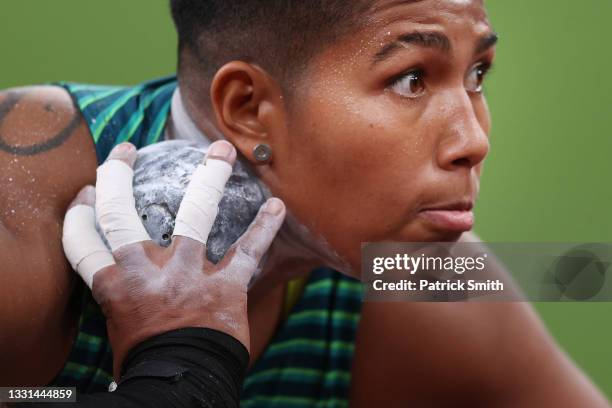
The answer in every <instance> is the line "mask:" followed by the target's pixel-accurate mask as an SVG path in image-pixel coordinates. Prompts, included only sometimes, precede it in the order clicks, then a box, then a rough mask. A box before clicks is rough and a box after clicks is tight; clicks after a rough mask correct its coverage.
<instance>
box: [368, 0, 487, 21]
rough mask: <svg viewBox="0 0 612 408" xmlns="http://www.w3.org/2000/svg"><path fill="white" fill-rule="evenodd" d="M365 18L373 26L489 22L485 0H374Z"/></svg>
mask: <svg viewBox="0 0 612 408" xmlns="http://www.w3.org/2000/svg"><path fill="white" fill-rule="evenodd" d="M365 17H366V24H367V25H368V26H371V27H372V26H374V27H376V26H378V27H380V26H385V25H390V24H393V23H395V22H400V21H405V22H413V23H424V24H427V23H429V24H436V23H437V24H444V25H450V24H452V23H455V24H462V25H464V26H465V24H470V25H482V26H488V25H489V22H488V19H487V14H486V11H485V7H484V2H483V0H374V2H373V3H372V6H371V7H370V8H369V9H368V11H367V12H366V15H365Z"/></svg>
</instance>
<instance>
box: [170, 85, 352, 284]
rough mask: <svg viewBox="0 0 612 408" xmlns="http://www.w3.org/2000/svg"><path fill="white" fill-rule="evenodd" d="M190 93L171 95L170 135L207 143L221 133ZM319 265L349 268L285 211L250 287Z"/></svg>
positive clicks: (273, 281) (293, 274) (307, 270)
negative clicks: (279, 228)
mask: <svg viewBox="0 0 612 408" xmlns="http://www.w3.org/2000/svg"><path fill="white" fill-rule="evenodd" d="M189 96H190V95H189V94H188V93H181V92H180V90H179V89H178V88H177V90H176V91H175V93H174V95H173V97H172V105H171V121H170V122H169V129H168V134H169V136H170V137H171V138H172V139H182V140H191V141H197V142H200V143H204V144H205V145H206V146H208V145H209V144H210V143H211V141H214V140H219V139H223V138H224V137H223V135H222V134H221V132H219V130H218V129H216V127H214V126H213V125H212V121H211V120H209V119H208V115H199V116H197V114H196V113H197V112H201V111H202V110H201V109H199V108H198V107H197V106H198V105H197V101H193V100H192V98H190V97H189ZM197 119H199V120H197ZM209 135H212V136H209ZM261 184H262V187H263V190H264V191H266V192H267V196H271V194H270V193H269V190H268V189H267V187H266V186H265V185H263V183H261ZM322 265H327V266H330V267H334V268H335V269H338V270H341V271H346V270H348V267H347V264H346V263H344V262H341V261H340V258H339V257H338V256H337V255H335V253H334V252H333V251H332V250H331V248H330V247H329V245H326V244H325V242H324V240H322V239H314V238H313V237H312V235H311V234H310V232H309V231H308V229H307V228H306V227H305V226H303V225H301V224H300V223H299V222H298V221H297V220H296V219H295V218H294V217H293V216H291V214H290V213H289V211H288V214H287V219H286V222H285V223H284V225H283V227H282V229H281V230H280V231H279V233H278V235H277V238H276V239H275V240H274V243H273V244H272V247H271V248H270V251H269V252H268V254H267V259H266V262H265V264H264V265H263V268H262V270H261V272H260V273H259V274H258V275H256V276H254V279H253V281H252V282H251V285H250V288H252V289H253V290H254V291H256V292H260V291H261V292H263V293H265V292H266V290H268V289H270V288H272V287H274V286H276V285H278V284H280V283H283V282H286V281H288V280H290V279H293V278H296V277H299V276H305V275H306V274H308V273H309V272H310V271H311V270H312V269H313V268H316V267H318V266H322Z"/></svg>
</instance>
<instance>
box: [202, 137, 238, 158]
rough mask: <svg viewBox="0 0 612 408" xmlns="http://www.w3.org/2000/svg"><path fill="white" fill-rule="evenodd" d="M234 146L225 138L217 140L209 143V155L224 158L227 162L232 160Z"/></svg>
mask: <svg viewBox="0 0 612 408" xmlns="http://www.w3.org/2000/svg"><path fill="white" fill-rule="evenodd" d="M234 152H235V150H234V146H232V145H231V144H230V143H229V142H226V141H225V140H219V141H217V142H214V143H213V144H211V145H210V148H209V149H208V155H209V156H215V157H218V158H220V159H225V160H227V161H228V162H229V161H232V158H233V156H234V155H235V153H234Z"/></svg>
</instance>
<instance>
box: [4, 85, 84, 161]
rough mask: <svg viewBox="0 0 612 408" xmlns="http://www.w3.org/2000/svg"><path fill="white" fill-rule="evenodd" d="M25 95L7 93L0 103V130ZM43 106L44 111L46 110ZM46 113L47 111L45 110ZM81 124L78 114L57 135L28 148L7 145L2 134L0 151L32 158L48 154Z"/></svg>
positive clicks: (14, 92) (13, 92)
mask: <svg viewBox="0 0 612 408" xmlns="http://www.w3.org/2000/svg"><path fill="white" fill-rule="evenodd" d="M25 95H26V92H20V91H11V92H8V93H7V96H6V99H5V100H4V101H2V102H0V128H1V127H2V122H3V121H4V119H5V118H6V117H7V116H8V115H9V114H10V113H11V111H12V110H13V109H14V108H15V106H17V104H18V103H19V101H20V100H21V99H22V98H23V97H24V96H25ZM47 106H48V105H46V106H45V109H47ZM47 111H48V109H47ZM80 122H81V116H80V115H79V113H78V112H76V113H75V115H74V116H73V117H72V119H71V120H70V123H68V125H66V127H64V128H63V129H62V130H60V131H59V132H58V133H56V134H55V135H53V136H52V137H50V138H49V139H47V140H45V141H44V142H41V143H36V144H33V145H29V146H15V145H11V144H8V143H6V142H5V141H4V138H3V137H2V134H1V133H0V151H4V152H7V153H10V154H13V155H17V156H34V155H37V154H40V153H44V152H48V151H49V150H53V149H55V148H57V147H59V146H61V145H62V144H64V142H66V140H68V139H69V138H70V136H72V134H73V133H74V131H75V130H76V129H77V128H78V127H79V124H80Z"/></svg>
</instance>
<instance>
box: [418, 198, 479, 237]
mask: <svg viewBox="0 0 612 408" xmlns="http://www.w3.org/2000/svg"><path fill="white" fill-rule="evenodd" d="M473 207H474V202H473V201H472V200H460V201H454V202H450V203H445V204H440V205H436V206H433V207H428V208H424V209H422V210H421V211H419V213H418V216H419V217H420V218H421V219H423V220H424V221H425V222H426V223H428V224H429V225H431V226H432V227H434V228H435V229H439V230H444V231H455V232H465V231H469V230H471V229H472V227H473V226H474V213H473V212H472V208H473Z"/></svg>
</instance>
